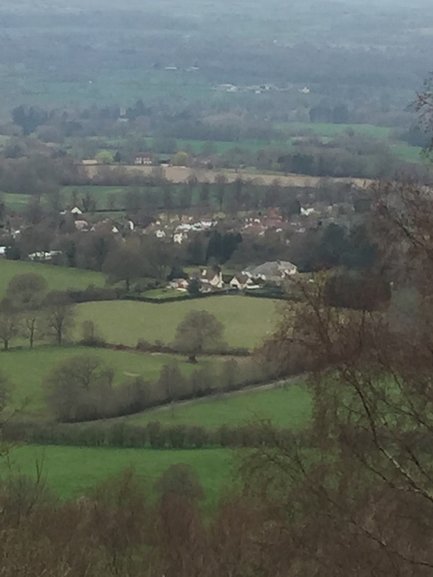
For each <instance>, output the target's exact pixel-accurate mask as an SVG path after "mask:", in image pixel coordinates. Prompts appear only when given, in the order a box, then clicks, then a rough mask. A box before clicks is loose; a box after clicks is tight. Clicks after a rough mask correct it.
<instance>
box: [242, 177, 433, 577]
mask: <svg viewBox="0 0 433 577" xmlns="http://www.w3.org/2000/svg"><path fill="white" fill-rule="evenodd" d="M373 194H374V198H375V204H374V214H373V221H372V224H371V235H372V236H373V237H374V238H375V239H376V240H377V242H378V246H379V248H380V253H381V254H380V258H379V260H378V262H377V264H376V267H379V268H380V270H381V271H382V275H383V276H384V277H385V278H389V279H390V282H392V288H393V290H392V297H391V300H390V301H389V303H388V306H387V307H386V308H385V309H383V308H381V309H380V310H374V309H373V308H372V307H366V309H365V310H356V311H355V310H348V309H344V310H342V309H337V308H335V307H331V306H329V305H328V304H327V302H326V298H324V297H325V290H324V285H325V282H324V279H322V280H320V279H317V280H316V282H315V283H307V284H306V285H305V287H304V289H303V293H302V294H303V299H302V302H301V303H297V304H296V305H290V304H288V305H287V307H286V313H285V315H284V317H283V320H282V322H281V325H280V327H279V330H278V331H277V333H276V334H275V335H274V337H273V339H272V341H271V343H272V344H271V346H269V347H268V348H267V354H268V356H269V360H270V359H272V358H273V362H274V363H276V364H277V363H282V365H283V369H284V370H287V357H290V356H291V355H293V354H296V356H297V357H298V358H301V359H302V360H303V361H304V363H305V368H308V369H311V370H312V374H311V378H310V380H309V389H310V391H311V397H312V405H313V406H312V423H311V426H310V427H309V428H308V430H306V431H304V432H303V434H302V436H301V437H299V438H291V439H290V440H289V441H285V440H284V438H282V437H281V435H279V434H278V432H277V431H274V430H272V429H271V428H269V429H268V435H269V437H268V441H267V442H266V443H265V444H264V446H263V447H262V448H261V449H260V450H258V451H256V453H255V455H254V456H253V457H252V458H249V459H247V461H246V464H245V478H246V485H247V486H248V487H249V489H250V490H251V494H252V497H251V498H252V499H253V500H254V498H255V497H254V496H253V495H255V496H256V497H258V496H259V495H260V499H261V503H262V506H263V507H264V508H266V507H269V509H267V512H266V514H267V515H269V522H270V521H271V519H272V521H273V523H274V526H279V527H280V531H286V532H287V539H283V541H282V542H281V545H282V546H283V543H285V544H286V547H287V548H286V553H283V555H284V556H285V557H282V558H280V561H281V562H284V559H285V562H286V563H288V562H289V558H288V557H287V556H286V555H289V556H291V557H290V562H291V563H292V564H293V563H296V566H297V568H298V572H297V574H298V575H311V574H314V573H317V572H323V573H325V574H332V575H333V576H336V577H339V576H343V575H347V574H349V573H351V571H352V570H353V568H354V567H356V574H357V575H362V576H364V575H365V576H367V575H372V574H380V575H405V576H406V575H407V576H414V577H415V576H424V575H431V572H432V571H433V555H432V550H433V549H432V546H431V544H432V542H433V490H432V483H433V463H432V460H431V458H430V454H429V447H431V445H432V443H433V376H432V375H433V374H432V371H431V367H432V366H433V352H432V351H433V307H432V304H433V300H432V298H433V290H432V289H431V287H432V284H431V279H432V275H433V250H432V249H433V240H432V235H431V230H432V229H433V198H432V197H431V194H430V193H429V191H428V190H426V189H424V188H422V187H420V188H418V187H416V186H413V185H407V184H406V185H402V184H398V185H397V184H392V185H382V186H379V187H378V188H377V190H376V191H373ZM366 275H368V273H366ZM371 279H372V282H375V275H372V276H371ZM372 292H374V291H372ZM295 504H296V505H295ZM272 507H276V508H277V510H278V511H279V513H278V515H277V516H275V515H274V514H273V513H271V511H272ZM285 510H286V511H287V512H288V513H289V514H288V515H287V516H286V515H285V514H284V513H283V515H282V516H281V513H282V512H283V511H285ZM294 541H299V542H302V543H304V547H303V548H302V550H300V549H297V550H295V549H293V548H291V547H290V544H291V543H293V542H294ZM280 551H283V549H280ZM312 560H313V561H312ZM378 568H380V570H379V572H378V573H376V571H377V570H378Z"/></svg>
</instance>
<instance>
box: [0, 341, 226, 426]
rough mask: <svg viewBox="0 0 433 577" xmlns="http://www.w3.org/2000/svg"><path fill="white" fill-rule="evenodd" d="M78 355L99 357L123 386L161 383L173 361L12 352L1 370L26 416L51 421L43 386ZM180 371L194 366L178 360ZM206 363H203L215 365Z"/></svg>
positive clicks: (77, 350)
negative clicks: (138, 380) (137, 380)
mask: <svg viewBox="0 0 433 577" xmlns="http://www.w3.org/2000/svg"><path fill="white" fill-rule="evenodd" d="M77 355H97V356H98V357H99V358H100V359H101V360H102V361H104V362H105V363H107V364H108V365H109V366H111V367H112V368H113V369H114V371H115V381H116V382H118V383H120V382H122V381H123V382H124V381H125V380H127V379H128V377H132V376H138V375H141V376H143V377H144V378H145V379H149V380H151V381H155V380H157V379H158V377H159V374H160V371H161V368H162V366H163V365H165V364H167V363H169V362H170V361H172V360H173V356H172V355H154V354H143V353H138V352H137V353H135V352H130V351H112V350H108V349H89V348H87V347H66V348H58V347H39V348H37V349H34V350H33V351H31V350H25V349H22V350H12V351H10V352H8V353H0V367H1V369H2V371H3V372H4V373H5V374H6V375H7V376H8V377H9V378H10V380H11V382H12V384H13V385H14V388H13V400H14V404H15V405H16V406H18V407H19V406H20V405H21V404H22V402H23V401H24V400H27V403H26V405H25V409H24V412H23V416H31V417H44V418H46V417H48V418H49V414H48V412H47V407H46V404H45V400H44V390H43V382H44V379H45V378H46V376H47V374H48V373H49V372H50V371H51V370H52V369H53V368H54V367H55V366H56V365H57V364H58V363H60V362H62V361H64V360H66V359H69V358H71V357H74V356H77ZM176 359H177V360H178V361H179V367H180V368H181V370H182V371H184V372H185V373H186V374H188V373H190V372H191V371H192V370H193V366H192V365H191V364H189V363H187V362H186V361H185V359H184V358H183V357H176ZM213 362H217V361H209V360H207V359H202V360H201V361H200V363H204V364H207V363H213Z"/></svg>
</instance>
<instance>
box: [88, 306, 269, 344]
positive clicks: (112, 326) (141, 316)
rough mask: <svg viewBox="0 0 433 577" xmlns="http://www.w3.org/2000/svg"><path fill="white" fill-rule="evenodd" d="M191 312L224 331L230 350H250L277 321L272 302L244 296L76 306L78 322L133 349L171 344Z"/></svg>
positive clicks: (113, 341) (106, 337) (110, 339)
mask: <svg viewBox="0 0 433 577" xmlns="http://www.w3.org/2000/svg"><path fill="white" fill-rule="evenodd" d="M192 310H207V311H209V312H210V313H212V314H213V315H215V316H216V317H217V318H218V319H219V320H220V321H221V322H222V323H223V325H224V327H225V339H226V341H227V343H228V344H229V346H231V347H241V348H254V347H256V346H258V345H260V343H261V342H262V341H263V339H264V338H265V337H266V336H268V335H269V334H270V333H271V332H272V331H273V329H274V327H275V322H276V319H277V305H276V301H272V300H269V299H259V298H252V297H244V296H222V297H209V298H205V299H197V300H192V301H181V302H174V303H172V302H170V303H164V304H153V303H140V302H131V301H114V302H92V303H84V304H81V305H79V306H77V313H78V318H79V321H85V320H91V321H93V322H94V323H95V324H96V326H97V327H98V330H99V332H100V334H101V335H102V336H103V337H104V338H105V340H106V341H107V342H109V343H112V344H123V345H127V346H135V345H136V344H137V341H139V340H140V339H143V340H145V341H148V342H152V343H154V342H156V341H161V342H163V343H170V342H172V341H173V339H174V336H175V333H176V328H177V326H178V324H179V323H180V322H181V321H182V320H183V318H184V317H185V315H186V314H187V313H188V312H190V311H192Z"/></svg>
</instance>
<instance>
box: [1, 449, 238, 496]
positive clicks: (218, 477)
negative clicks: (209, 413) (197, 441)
mask: <svg viewBox="0 0 433 577" xmlns="http://www.w3.org/2000/svg"><path fill="white" fill-rule="evenodd" d="M232 457H233V453H232V452H231V451H230V450H226V449H208V450H194V451H158V450H146V449H111V448H95V449H94V448H81V447H57V446H37V445H33V446H24V447H19V448H17V449H14V450H13V451H12V452H11V454H10V457H9V459H8V463H6V461H4V462H3V463H2V464H1V465H0V473H4V474H7V472H8V465H9V467H10V470H11V471H12V473H13V474H23V475H28V476H30V477H34V476H35V471H36V464H37V463H39V464H42V467H43V476H44V478H45V480H46V482H47V485H48V487H50V488H52V489H53V490H54V491H55V492H56V493H58V494H59V495H60V496H61V497H63V498H76V497H79V496H80V495H82V494H83V493H85V492H86V491H89V490H91V489H93V488H94V487H95V485H96V484H97V483H100V482H102V481H105V480H106V479H107V478H109V477H112V476H114V475H117V474H119V473H121V472H122V471H123V470H125V469H131V468H132V469H134V470H135V471H136V473H137V474H138V475H140V476H141V477H142V478H143V482H144V483H146V484H147V486H148V487H149V488H150V489H152V486H153V484H154V483H155V481H156V480H157V478H158V477H159V476H160V475H161V473H163V472H164V471H165V470H166V469H167V468H168V467H170V465H174V464H177V463H184V464H187V465H190V466H191V467H193V468H194V470H195V471H196V472H197V474H198V476H199V478H200V480H201V482H202V484H203V486H204V488H205V492H206V496H207V498H208V503H212V502H215V501H216V499H217V498H218V496H219V493H220V492H221V490H222V489H223V487H224V486H225V485H229V483H230V481H231V480H232V470H233V469H232Z"/></svg>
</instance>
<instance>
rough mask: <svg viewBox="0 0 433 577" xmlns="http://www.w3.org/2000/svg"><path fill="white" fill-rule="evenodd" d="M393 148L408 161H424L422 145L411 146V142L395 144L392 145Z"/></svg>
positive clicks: (395, 152) (394, 151)
mask: <svg viewBox="0 0 433 577" xmlns="http://www.w3.org/2000/svg"><path fill="white" fill-rule="evenodd" d="M391 150H392V151H393V153H394V154H395V155H396V156H398V157H399V158H401V159H402V160H405V161H406V162H421V161H422V156H421V153H422V150H423V149H422V148H421V147H420V146H410V144H405V143H401V144H393V145H391Z"/></svg>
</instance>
